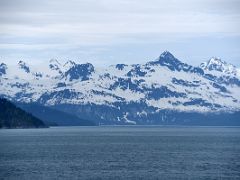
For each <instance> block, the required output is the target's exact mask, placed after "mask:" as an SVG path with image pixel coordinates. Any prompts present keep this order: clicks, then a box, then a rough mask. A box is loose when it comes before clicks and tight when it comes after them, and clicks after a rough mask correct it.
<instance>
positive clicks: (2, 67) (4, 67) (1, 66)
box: [0, 63, 7, 76]
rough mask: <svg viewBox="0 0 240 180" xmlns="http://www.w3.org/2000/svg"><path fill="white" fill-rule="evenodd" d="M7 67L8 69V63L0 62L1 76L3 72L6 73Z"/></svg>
mask: <svg viewBox="0 0 240 180" xmlns="http://www.w3.org/2000/svg"><path fill="white" fill-rule="evenodd" d="M6 69H7V65H6V64H4V63H1V64H0V76H2V75H3V74H6Z"/></svg>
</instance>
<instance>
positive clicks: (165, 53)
mask: <svg viewBox="0 0 240 180" xmlns="http://www.w3.org/2000/svg"><path fill="white" fill-rule="evenodd" d="M161 57H170V58H175V57H174V56H173V54H172V53H170V52H169V51H167V50H166V51H164V52H163V53H162V54H161V55H160V58H161Z"/></svg>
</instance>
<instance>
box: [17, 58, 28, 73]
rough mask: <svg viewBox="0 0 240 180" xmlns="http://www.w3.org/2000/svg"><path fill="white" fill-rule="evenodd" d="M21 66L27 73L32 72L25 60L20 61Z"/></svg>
mask: <svg viewBox="0 0 240 180" xmlns="http://www.w3.org/2000/svg"><path fill="white" fill-rule="evenodd" d="M18 65H19V67H20V68H21V69H23V70H24V71H25V72H26V73H30V68H29V67H28V66H27V65H26V63H25V62H23V61H19V63H18Z"/></svg>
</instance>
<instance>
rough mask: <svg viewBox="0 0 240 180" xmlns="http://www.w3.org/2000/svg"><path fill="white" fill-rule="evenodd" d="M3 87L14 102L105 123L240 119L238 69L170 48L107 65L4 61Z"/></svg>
mask: <svg viewBox="0 0 240 180" xmlns="http://www.w3.org/2000/svg"><path fill="white" fill-rule="evenodd" d="M0 86H1V89H0V96H1V97H5V98H7V99H9V100H12V101H14V102H17V103H27V104H31V103H35V104H38V105H42V106H48V107H52V108H55V109H58V110H61V111H65V112H67V113H70V114H73V115H76V116H78V117H81V118H82V117H84V119H88V120H92V121H94V122H96V123H103V124H164V123H173V124H174V123H180V122H181V123H183V124H184V123H190V122H191V119H199V121H200V119H201V118H202V117H205V115H206V114H211V115H209V116H208V118H210V119H213V120H216V117H217V119H219V121H221V120H220V119H221V117H225V120H227V119H229V121H231V120H233V121H234V122H235V120H236V119H238V118H239V117H240V116H239V111H240V70H239V69H238V68H237V67H235V66H234V65H231V64H228V63H226V62H224V61H222V60H221V59H219V58H211V59H210V60H209V61H206V62H203V63H202V64H200V65H199V67H194V66H191V65H189V64H186V63H184V62H182V61H180V60H178V59H177V58H175V57H174V56H173V55H172V54H171V53H170V52H168V51H165V52H163V53H162V54H161V55H160V56H159V58H157V59H156V60H153V61H150V62H146V63H145V64H131V65H129V64H116V65H111V66H109V67H106V68H98V67H95V66H93V65H92V64H90V63H86V64H77V63H75V62H74V61H68V62H66V63H65V64H61V63H59V62H58V61H57V60H55V59H52V60H50V62H49V64H43V65H42V66H30V65H28V64H27V63H26V62H24V61H19V63H18V64H17V65H16V66H9V65H7V64H4V63H2V64H0ZM184 119H185V120H184ZM233 121H232V122H233ZM181 123H180V124H181ZM223 124H224V123H223Z"/></svg>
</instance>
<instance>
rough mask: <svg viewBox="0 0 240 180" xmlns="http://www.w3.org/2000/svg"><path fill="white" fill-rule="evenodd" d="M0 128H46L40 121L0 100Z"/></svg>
mask: <svg viewBox="0 0 240 180" xmlns="http://www.w3.org/2000/svg"><path fill="white" fill-rule="evenodd" d="M0 109H1V111H0V128H43V127H47V126H46V125H45V124H44V123H43V122H42V121H41V120H40V119H38V118H36V117H34V116H33V115H31V114H29V113H27V112H25V111H23V110H22V109H20V108H18V107H16V106H15V105H14V104H12V103H11V102H9V101H7V100H6V99H2V98H0Z"/></svg>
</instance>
